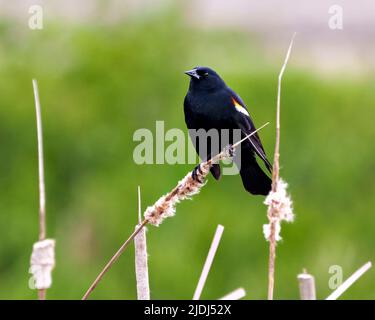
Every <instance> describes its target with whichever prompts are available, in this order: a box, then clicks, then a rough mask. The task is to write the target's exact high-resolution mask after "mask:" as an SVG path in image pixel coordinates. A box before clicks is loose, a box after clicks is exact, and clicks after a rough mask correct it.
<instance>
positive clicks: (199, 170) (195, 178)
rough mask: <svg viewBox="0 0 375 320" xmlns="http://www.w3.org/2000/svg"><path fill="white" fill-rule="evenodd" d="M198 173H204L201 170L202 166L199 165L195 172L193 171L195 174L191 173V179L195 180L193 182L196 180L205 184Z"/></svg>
mask: <svg viewBox="0 0 375 320" xmlns="http://www.w3.org/2000/svg"><path fill="white" fill-rule="evenodd" d="M198 173H199V175H201V174H202V173H203V172H202V169H201V164H198V165H197V166H196V167H195V168H194V170H193V172H192V173H191V177H192V178H193V180H195V181H197V182H199V183H203V181H201V180H200V179H199V175H198Z"/></svg>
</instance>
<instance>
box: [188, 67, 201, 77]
mask: <svg viewBox="0 0 375 320" xmlns="http://www.w3.org/2000/svg"><path fill="white" fill-rule="evenodd" d="M185 73H186V74H187V75H188V76H189V77H192V78H196V79H199V78H200V76H199V75H198V73H197V70H196V69H191V70H188V71H185Z"/></svg>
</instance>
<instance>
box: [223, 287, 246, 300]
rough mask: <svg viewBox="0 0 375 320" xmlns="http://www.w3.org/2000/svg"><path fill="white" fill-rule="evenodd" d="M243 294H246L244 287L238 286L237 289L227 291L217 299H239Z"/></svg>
mask: <svg viewBox="0 0 375 320" xmlns="http://www.w3.org/2000/svg"><path fill="white" fill-rule="evenodd" d="M245 296H246V291H245V289H244V288H238V289H236V290H234V291H232V292H230V293H228V294H227V295H225V296H224V297H221V298H220V299H219V300H240V299H242V298H243V297H245Z"/></svg>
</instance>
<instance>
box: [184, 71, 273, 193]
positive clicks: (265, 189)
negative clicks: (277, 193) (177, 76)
mask: <svg viewBox="0 0 375 320" xmlns="http://www.w3.org/2000/svg"><path fill="white" fill-rule="evenodd" d="M185 73H186V74H187V75H188V76H190V85H189V90H188V92H187V94H186V97H185V100H184V112H185V122H186V125H187V127H188V129H195V130H199V129H203V130H205V131H208V130H210V129H216V130H222V129H229V130H231V131H233V129H240V130H241V136H242V138H244V137H245V136H246V135H249V134H250V133H251V132H253V131H254V130H255V126H254V123H253V121H252V120H251V118H250V114H249V112H248V110H247V108H246V106H245V104H244V102H243V101H242V99H241V98H240V97H239V96H238V95H237V94H236V93H235V92H234V91H233V90H232V89H231V88H229V87H228V86H227V85H226V84H225V82H224V80H223V79H221V78H220V76H219V75H218V74H217V73H216V72H215V71H214V70H212V69H210V68H208V67H196V68H194V69H192V70H189V71H186V72H185ZM192 140H193V144H194V146H195V149H196V151H197V152H198V153H200V149H199V143H200V142H201V143H203V142H202V141H200V140H199V135H198V137H197V139H192ZM194 140H196V141H194ZM229 140H230V141H229V143H233V136H231V137H230V138H229ZM206 143H207V153H206V154H203V155H202V154H199V155H200V157H201V158H203V160H206V159H210V157H211V156H212V157H213V156H215V155H216V153H215V154H212V155H211V149H210V147H211V146H210V142H206ZM219 146H221V143H220V145H219ZM255 155H258V156H259V157H260V159H262V160H263V162H264V164H265V165H266V167H267V169H268V171H269V172H271V170H272V166H271V164H270V162H269V161H268V160H267V158H266V154H265V151H264V149H263V146H262V143H261V141H260V138H259V135H258V134H257V133H255V134H254V135H253V136H251V137H249V138H248V139H247V140H246V141H244V142H243V143H242V144H241V153H240V159H236V156H235V158H234V161H235V163H236V165H237V166H238V167H239V169H240V175H241V178H242V183H243V185H244V187H245V189H246V190H247V191H248V192H250V193H251V194H256V195H257V194H260V195H267V194H268V193H269V191H270V190H271V179H270V178H269V177H268V176H267V175H266V174H265V173H264V172H263V170H262V169H261V167H260V166H259V165H258V163H257V161H256V158H255ZM211 173H212V175H213V176H214V177H215V179H216V180H218V179H219V178H220V175H221V173H220V165H219V164H215V165H214V166H213V167H212V169H211Z"/></svg>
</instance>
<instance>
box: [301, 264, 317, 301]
mask: <svg viewBox="0 0 375 320" xmlns="http://www.w3.org/2000/svg"><path fill="white" fill-rule="evenodd" d="M297 279H298V283H299V292H300V296H301V300H316V290H315V279H314V277H313V276H312V275H311V274H308V273H307V271H306V270H304V271H303V273H300V274H299V275H298V276H297Z"/></svg>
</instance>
